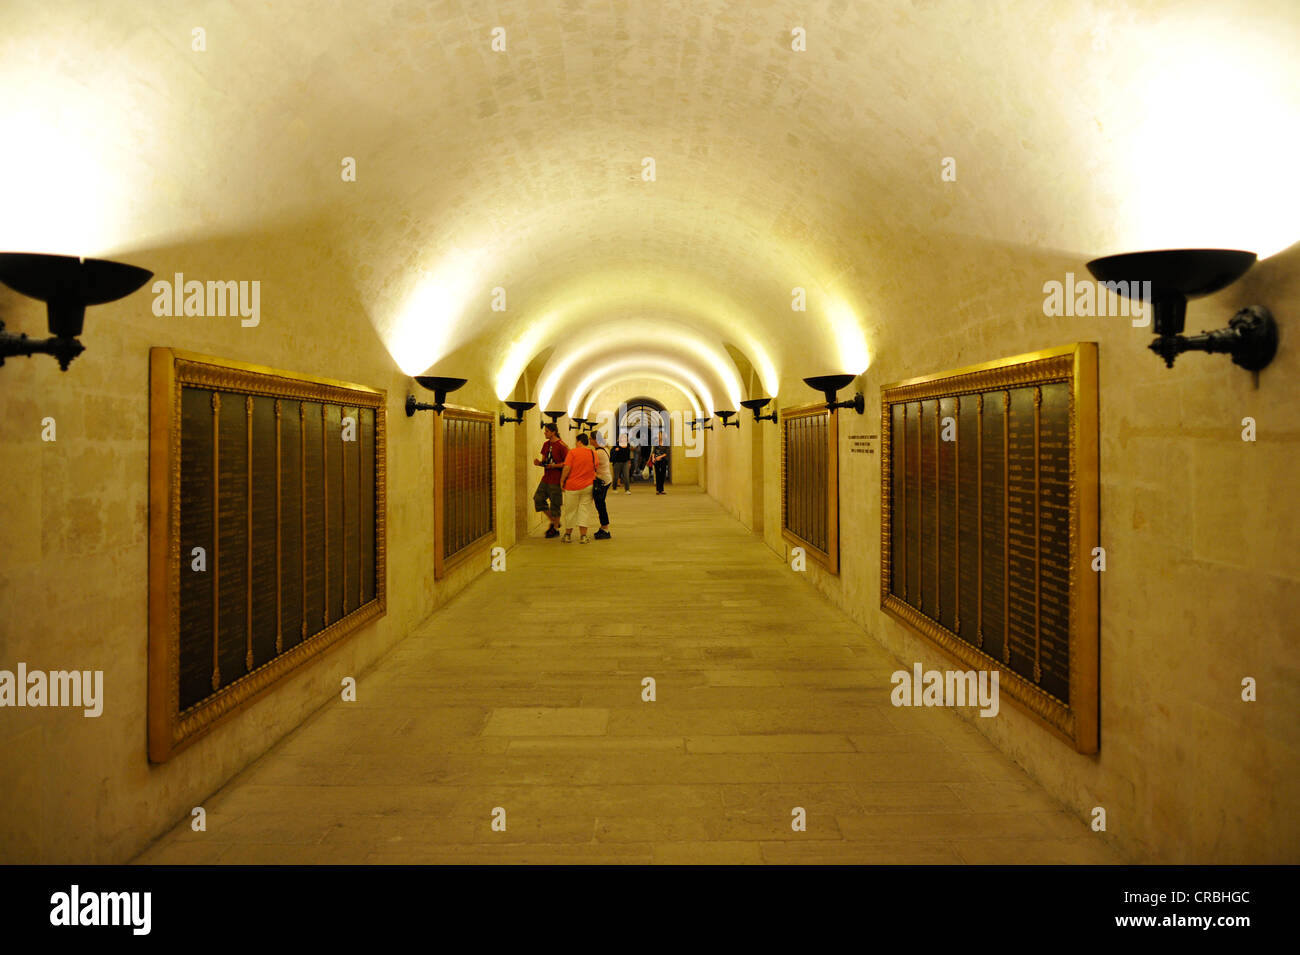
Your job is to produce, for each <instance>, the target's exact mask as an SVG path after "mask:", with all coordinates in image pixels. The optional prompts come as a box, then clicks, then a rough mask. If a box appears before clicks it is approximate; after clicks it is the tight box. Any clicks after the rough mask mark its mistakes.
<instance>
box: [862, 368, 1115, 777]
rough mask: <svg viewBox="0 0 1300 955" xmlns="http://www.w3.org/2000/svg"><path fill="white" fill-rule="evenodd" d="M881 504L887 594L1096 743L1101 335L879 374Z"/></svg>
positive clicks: (1085, 745)
mask: <svg viewBox="0 0 1300 955" xmlns="http://www.w3.org/2000/svg"><path fill="white" fill-rule="evenodd" d="M880 513H881V571H880V599H881V607H882V609H883V610H885V612H886V613H889V614H890V615H891V616H893V617H895V618H897V619H899V620H901V621H902V622H903V623H905V624H906V625H908V626H909V627H911V628H912V629H914V630H916V631H918V632H920V633H921V634H922V635H923V636H925V637H927V638H928V639H930V640H931V641H933V642H934V643H936V644H938V645H939V646H940V647H941V648H942V649H944V650H945V651H947V652H948V653H949V654H950V655H951V656H953V657H954V658H956V660H957V661H958V662H959V663H961V664H962V666H963V668H972V669H976V670H999V671H1000V672H1001V677H1000V682H1001V688H1002V690H1003V691H1005V692H1006V693H1007V695H1008V697H1010V698H1011V699H1012V701H1013V702H1015V703H1016V704H1017V705H1019V706H1020V707H1021V708H1023V709H1025V710H1027V711H1028V712H1029V713H1031V714H1032V715H1033V716H1035V717H1036V718H1037V719H1039V720H1040V721H1041V722H1042V723H1044V724H1045V725H1046V726H1047V727H1048V728H1049V729H1051V730H1052V731H1053V732H1054V733H1056V734H1057V735H1058V736H1061V737H1063V738H1065V739H1067V740H1068V741H1069V742H1070V743H1071V744H1072V745H1073V746H1074V747H1075V749H1077V750H1078V751H1079V752H1081V753H1093V752H1096V751H1097V748H1098V745H1099V737H1098V714H1097V699H1098V694H1097V668H1098V661H1097V646H1098V585H1097V574H1096V573H1095V572H1094V571H1093V570H1092V557H1093V548H1094V547H1096V546H1098V530H1099V529H1098V511H1097V346H1096V344H1095V343H1092V342H1081V343H1077V344H1074V345H1068V346H1064V347H1062V348H1054V349H1048V350H1045V351H1040V352H1033V353H1031V354H1028V355H1019V356H1016V357H1014V358H1006V359H1000V360H998V361H992V362H987V363H985V364H982V365H976V366H972V367H969V368H962V369H958V370H955V371H950V372H944V373H942V374H937V375H927V376H925V377H922V378H913V379H910V380H908V381H903V382H898V383H896V384H892V385H886V386H885V387H884V388H882V389H881V512H880Z"/></svg>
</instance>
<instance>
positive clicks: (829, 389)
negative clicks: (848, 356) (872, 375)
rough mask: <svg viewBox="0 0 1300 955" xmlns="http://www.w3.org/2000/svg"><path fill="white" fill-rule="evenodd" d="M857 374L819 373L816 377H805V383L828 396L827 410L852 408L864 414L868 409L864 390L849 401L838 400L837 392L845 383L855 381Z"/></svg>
mask: <svg viewBox="0 0 1300 955" xmlns="http://www.w3.org/2000/svg"><path fill="white" fill-rule="evenodd" d="M856 377H858V376H857V375H818V376H816V377H815V378H805V379H804V380H803V383H804V384H805V385H807V386H808V387H809V388H811V389H813V390H814V391H820V392H821V393H822V394H823V395H825V396H826V410H827V411H830V410H833V409H835V408H852V409H853V410H854V411H856V412H857V413H858V414H864V413H865V412H866V410H867V403H866V400H865V399H864V398H863V397H862V392H860V391H859V392H858V393H857V394H856V395H854V396H853V397H852V398H851V399H850V400H848V401H836V400H835V392H837V391H839V390H840V389H841V388H843V387H844V386H845V385H847V384H849V383H850V382H851V381H853V379H854V378H856Z"/></svg>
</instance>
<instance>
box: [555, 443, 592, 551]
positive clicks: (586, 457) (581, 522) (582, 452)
mask: <svg viewBox="0 0 1300 955" xmlns="http://www.w3.org/2000/svg"><path fill="white" fill-rule="evenodd" d="M595 478H596V455H595V454H594V453H593V452H592V450H591V447H590V439H589V438H588V437H587V436H586V435H585V434H580V435H578V443H577V444H576V445H575V446H574V448H573V450H572V451H570V452H569V453H568V454H566V455H565V456H564V469H563V470H562V471H561V472H560V487H562V488H564V542H565V543H566V544H567V543H569V542H570V541H571V540H573V526H574V524H575V523H576V524H577V525H578V533H579V534H581V535H582V536H581V538H580V539H579V541H578V542H579V543H580V544H586V543H587V542H589V541H590V540H591V538H589V537H588V536H587V528H588V527H589V526H590V525H591V524H594V523H595V521H596V502H595V499H594V497H593V496H592V491H591V485H592V482H593V481H594V480H595Z"/></svg>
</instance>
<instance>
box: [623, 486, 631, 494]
mask: <svg viewBox="0 0 1300 955" xmlns="http://www.w3.org/2000/svg"><path fill="white" fill-rule="evenodd" d="M623 493H624V494H631V493H632V489H631V488H630V487H625V488H623Z"/></svg>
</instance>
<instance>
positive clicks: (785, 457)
mask: <svg viewBox="0 0 1300 955" xmlns="http://www.w3.org/2000/svg"><path fill="white" fill-rule="evenodd" d="M780 418H781V425H780V426H781V536H782V537H783V538H785V540H787V541H789V542H790V543H791V544H795V545H797V546H799V547H802V548H803V549H804V551H805V553H807V555H808V556H809V557H811V558H813V559H814V560H815V561H817V562H818V563H819V564H822V565H823V566H824V567H825V568H826V569H827V570H828V571H830V572H831V573H832V574H838V573H839V570H840V544H839V529H840V507H839V504H840V498H839V429H838V424H839V418H838V417H837V416H836V414H835V409H833V408H832V409H828V408H827V407H826V404H825V402H822V403H820V404H815V405H804V406H801V407H798V408H782V409H781V412H780Z"/></svg>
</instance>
